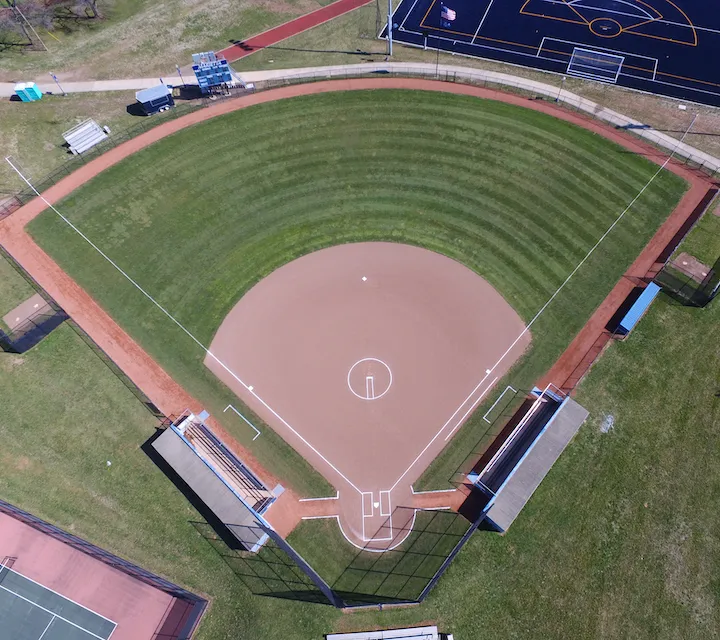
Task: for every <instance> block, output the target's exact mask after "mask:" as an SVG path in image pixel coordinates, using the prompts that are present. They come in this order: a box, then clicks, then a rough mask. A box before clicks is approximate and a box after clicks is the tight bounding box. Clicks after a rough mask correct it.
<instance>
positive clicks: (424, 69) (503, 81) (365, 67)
mask: <svg viewBox="0 0 720 640" xmlns="http://www.w3.org/2000/svg"><path fill="white" fill-rule="evenodd" d="M351 78H423V79H427V80H438V81H440V82H448V83H455V84H469V85H473V86H478V87H483V88H487V89H496V90H501V91H505V92H507V93H512V94H515V95H519V96H523V97H526V98H528V99H529V100H545V101H548V102H551V103H553V104H555V105H558V106H560V107H562V108H565V109H568V110H570V111H574V112H576V113H579V114H582V115H585V116H586V117H588V118H591V119H596V120H598V121H600V122H603V123H605V124H609V125H611V126H613V127H615V128H616V129H619V130H623V131H625V132H626V133H628V134H631V135H632V136H633V137H636V138H638V139H640V140H642V141H644V142H646V143H648V144H650V145H652V146H654V147H655V148H657V149H658V157H660V158H665V157H667V156H668V155H669V154H671V153H672V154H674V156H675V158H676V159H677V160H678V161H681V162H684V163H685V164H686V165H687V166H689V167H691V168H694V169H697V170H699V171H702V172H703V173H704V174H705V175H709V176H714V177H715V176H718V175H720V160H718V159H717V158H714V157H712V156H710V155H709V154H706V153H704V152H702V151H700V150H698V149H695V148H694V147H691V146H690V145H688V144H685V143H683V142H681V141H680V140H677V139H676V138H673V137H672V136H669V135H667V134H665V133H663V132H661V131H657V130H656V129H653V128H652V127H650V126H648V125H645V124H643V123H641V122H638V121H636V120H633V119H631V118H628V117H627V116H624V115H622V114H620V113H617V112H615V111H612V110H610V109H606V108H605V107H603V106H602V105H599V104H597V103H595V102H593V101H591V100H588V99H586V98H582V97H580V96H578V95H576V94H574V93H571V92H570V91H565V90H564V89H563V88H562V86H561V87H560V88H558V87H556V86H552V85H549V84H544V83H540V82H535V81H532V80H528V79H525V78H519V77H516V76H511V75H508V74H504V73H497V72H493V71H485V70H482V69H473V68H470V67H468V68H463V67H450V66H446V65H437V66H436V65H432V64H417V65H414V64H410V63H386V64H361V65H345V66H338V67H327V68H322V69H309V70H302V71H289V72H288V73H286V74H285V73H282V72H280V75H278V76H277V77H272V78H268V79H263V80H259V81H256V82H254V83H253V84H252V85H249V86H251V87H252V88H251V89H247V88H244V87H233V88H230V89H229V90H228V91H227V92H225V93H223V94H215V95H212V96H205V97H202V98H198V99H194V100H190V101H188V102H181V103H179V104H176V106H175V108H173V109H170V110H169V111H166V112H164V113H161V114H156V115H154V116H152V117H148V118H142V119H141V120H140V121H139V122H138V123H137V124H136V125H134V126H132V127H129V128H127V129H124V130H122V131H117V132H113V133H111V135H110V136H109V137H108V138H107V139H106V140H104V141H103V142H101V143H100V144H98V145H96V146H95V147H93V148H92V149H90V150H88V151H86V152H85V153H82V154H78V155H76V156H70V157H68V159H67V160H66V161H65V162H63V163H62V164H61V165H60V166H58V167H57V168H56V169H54V170H53V171H51V172H50V173H48V174H47V175H45V176H43V177H41V178H39V179H37V180H33V181H32V182H33V186H34V187H35V189H37V191H38V192H40V193H42V192H43V191H45V190H46V189H48V188H50V187H51V186H53V185H54V184H56V183H57V182H59V181H60V180H61V179H63V178H65V177H66V176H68V175H70V173H72V172H73V171H74V170H75V169H77V168H78V167H79V166H81V165H82V164H84V163H87V162H89V161H91V160H93V159H95V158H97V157H98V156H100V155H102V154H103V153H105V152H106V151H109V150H110V149H112V148H114V147H116V146H118V145H120V144H122V143H124V142H127V141H128V140H131V139H132V138H135V137H137V136H139V135H141V134H143V133H145V132H146V131H149V130H150V129H152V128H154V127H156V126H158V125H159V124H162V123H163V122H166V121H168V120H175V119H177V118H180V117H182V116H184V115H188V114H189V113H192V112H193V111H197V110H198V109H202V108H205V107H209V106H211V105H213V104H216V103H217V102H219V101H223V100H226V99H230V98H236V97H239V96H242V95H246V94H248V93H250V92H256V91H266V90H269V89H276V88H278V87H285V86H290V85H296V84H305V83H311V82H320V81H324V80H343V79H346V80H347V79H351ZM183 89H184V90H185V93H187V94H188V96H189V97H192V96H194V95H195V93H194V91H193V90H194V89H196V88H195V87H191V86H190V87H184V88H181V94H182V92H183ZM33 197H35V191H34V190H33V189H31V188H29V187H28V188H26V189H23V190H22V191H19V192H18V193H16V194H10V195H9V196H8V197H7V198H6V199H5V201H4V202H0V220H2V219H3V218H4V217H7V216H8V215H10V214H11V213H12V212H13V211H15V210H16V209H18V208H19V207H20V206H22V205H23V204H26V203H27V202H29V201H30V200H32V198H33Z"/></svg>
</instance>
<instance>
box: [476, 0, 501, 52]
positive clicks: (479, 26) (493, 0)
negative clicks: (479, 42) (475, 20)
mask: <svg viewBox="0 0 720 640" xmlns="http://www.w3.org/2000/svg"><path fill="white" fill-rule="evenodd" d="M493 2H495V0H490V4H488V6H487V9H485V13H483V17H482V18H481V19H480V24H479V25H478V28H477V29H475V35H473V39H472V40H470V44H475V38H477V34H478V33H480V29H482V26H483V23H484V22H485V18H487V14H488V13H490V7H492V6H493Z"/></svg>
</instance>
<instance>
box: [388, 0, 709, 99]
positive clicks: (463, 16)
mask: <svg viewBox="0 0 720 640" xmlns="http://www.w3.org/2000/svg"><path fill="white" fill-rule="evenodd" d="M717 9H718V5H716V4H715V3H713V2H710V1H709V0H402V2H401V4H400V5H399V6H398V8H397V10H396V12H395V14H394V18H393V23H394V24H395V25H396V27H395V29H394V33H393V37H394V39H395V40H396V41H399V42H403V43H406V44H411V45H415V46H422V47H424V46H427V47H428V48H432V49H441V50H444V51H449V52H453V51H454V52H456V53H461V54H465V55H470V56H475V57H481V58H490V59H493V60H501V61H503V62H511V63H514V64H520V65H523V66H527V67H534V68H537V69H543V70H546V71H554V72H557V73H561V74H566V75H574V76H579V77H584V78H589V79H593V80H598V81H600V82H606V83H611V84H618V85H622V86H625V87H631V88H633V89H640V90H643V91H648V92H651V93H658V94H663V95H667V96H673V97H676V98H681V99H684V100H693V101H696V102H702V103H706V104H713V105H717V106H720V64H718V62H720V12H719V11H718V10H717ZM381 35H382V36H383V37H385V36H386V33H385V31H383V33H382V34H381Z"/></svg>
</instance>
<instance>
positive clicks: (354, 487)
mask: <svg viewBox="0 0 720 640" xmlns="http://www.w3.org/2000/svg"><path fill="white" fill-rule="evenodd" d="M491 4H492V3H491ZM486 13H487V11H486ZM697 116H698V114H697V113H696V114H695V116H694V117H693V119H692V122H691V123H690V125H689V126H688V128H687V130H686V131H685V133H683V135H682V137H681V138H680V140H679V141H678V143H677V145H675V148H674V149H673V150H672V152H671V153H670V155H669V156H668V157H667V159H666V160H665V161H664V162H663V163H662V165H660V167H659V168H658V170H657V171H656V172H655V173H654V174H653V175H652V176H651V177H650V179H649V180H648V181H647V183H646V184H645V186H643V187H642V189H640V191H639V192H638V193H637V195H636V196H635V197H634V198H633V199H632V200H631V202H630V204H628V205H627V207H625V209H624V210H623V211H622V213H621V214H620V215H619V216H618V217H617V218H616V219H615V220H614V222H613V223H612V224H611V225H610V226H609V227H608V229H607V230H606V231H605V233H603V235H602V236H601V237H600V239H599V240H598V241H597V242H596V243H595V244H594V245H593V246H592V247H591V248H590V250H589V251H588V252H587V254H586V255H585V257H584V258H583V259H582V260H580V262H579V263H578V264H577V266H576V267H575V268H574V269H573V270H572V271H571V272H570V274H569V275H568V277H567V278H565V280H564V281H563V283H562V284H561V285H560V286H559V287H558V288H557V290H556V291H555V293H553V294H552V295H551V296H550V298H549V299H548V300H547V302H546V303H545V304H544V305H543V306H542V307H541V308H540V310H539V311H538V312H537V313H536V314H535V316H534V317H533V318H532V319H531V320H530V322H529V323H528V324H527V326H526V327H525V328H524V329H523V330H522V331H521V332H520V334H519V335H518V337H517V338H516V339H515V340H514V341H513V343H512V344H511V345H510V346H509V347H508V348H507V349H506V350H505V352H504V353H503V354H502V355H501V356H500V358H499V359H498V361H497V362H496V363H495V364H494V365H493V366H492V367H491V368H490V369H488V370H487V373H486V374H485V377H484V378H483V379H482V380H481V381H480V382H479V383H478V385H477V386H476V387H475V389H474V390H473V391H472V393H471V394H470V396H468V398H466V400H465V401H463V403H462V404H461V405H460V406H459V407H458V408H457V409H456V410H455V412H454V413H453V415H452V416H450V418H449V419H448V421H447V422H446V423H445V424H444V425H443V427H442V428H441V429H440V431H438V433H437V434H436V435H435V436H433V439H432V440H431V441H430V442H429V443H428V445H427V446H426V447H425V448H424V449H423V451H422V452H421V453H420V455H418V457H417V458H416V459H415V460H414V461H413V462H412V464H411V465H410V466H409V467H408V468H407V469H406V470H405V471H404V472H403V473H402V475H401V476H400V477H399V478H398V479H397V481H396V482H395V484H394V485H393V486H392V487H391V488H390V491H392V490H393V489H394V488H395V487H396V486H397V485H398V483H399V482H400V481H401V480H402V479H403V478H404V477H405V475H406V474H407V473H408V472H409V471H410V469H412V467H413V466H414V465H415V464H416V463H417V461H418V460H419V459H420V457H422V455H423V453H425V451H427V449H428V448H429V447H430V446H431V445H432V443H433V442H434V441H435V440H436V439H437V437H438V436H439V435H440V433H442V431H443V430H444V429H445V427H447V425H448V424H449V423H450V421H451V420H452V418H453V416H455V415H456V414H457V413H458V412H459V411H460V409H462V407H463V406H464V405H465V403H466V402H467V400H468V399H469V398H470V397H471V396H472V395H473V394H474V393H475V391H477V389H478V388H479V387H480V386H481V385H482V383H483V382H484V381H485V379H486V378H487V377H488V375H490V373H492V372H493V371H494V370H495V369H496V368H497V367H498V365H499V364H500V363H501V362H502V361H503V360H504V359H505V357H506V356H507V355H508V353H510V351H512V349H513V348H514V347H515V346H516V345H517V343H518V342H519V341H520V340H521V339H522V338H523V336H524V335H525V334H526V333H527V332H528V331H529V330H530V327H531V326H532V325H533V324H535V322H536V321H537V320H538V318H540V316H541V315H542V314H543V313H544V311H545V309H547V307H548V306H549V305H550V304H551V303H552V301H553V300H554V299H555V298H556V297H557V296H558V295H559V293H560V292H561V291H562V290H563V289H564V288H565V286H566V285H567V283H568V282H570V280H571V279H572V278H573V276H574V275H575V274H576V273H577V272H578V271H579V269H580V268H581V267H582V266H583V265H584V264H585V262H587V260H588V259H589V258H590V256H591V255H592V254H593V253H594V252H595V250H596V249H597V248H598V247H599V246H600V244H601V243H602V242H603V241H604V240H605V238H606V237H607V236H608V235H609V234H610V232H611V231H612V230H613V229H614V228H615V227H616V226H617V224H618V223H619V222H620V221H621V220H622V219H623V218H624V217H625V214H626V213H627V212H628V211H629V210H630V208H631V207H632V206H633V205H634V204H635V202H637V200H638V199H639V198H640V196H641V195H642V194H643V193H644V192H645V191H646V190H647V188H648V187H649V186H650V185H651V184H652V183H653V181H654V180H655V178H657V176H659V175H660V173H661V172H662V171H663V170H664V169H665V167H666V166H667V165H668V163H669V162H670V160H672V158H673V157H674V156H675V153H676V152H677V150H678V148H679V146H680V145H681V144H682V143H683V142H684V141H685V138H686V137H687V135H688V133H690V129H692V126H693V124H695V120H696V119H697ZM5 160H6V161H7V163H8V164H9V165H10V166H11V167H12V168H13V170H14V171H15V172H16V173H17V174H18V175H19V176H20V178H21V179H22V180H23V182H25V183H26V184H27V185H28V186H29V187H30V188H31V189H32V190H33V192H34V193H35V194H36V195H37V196H38V197H39V198H40V199H41V200H42V201H43V202H44V203H45V204H46V205H47V206H48V207H49V208H50V209H52V211H54V212H55V213H56V214H57V215H58V216H59V217H60V218H61V219H62V220H63V221H64V222H65V223H66V224H67V225H68V226H69V227H70V228H71V229H73V231H75V232H76V233H77V234H78V235H79V236H80V237H81V238H83V240H85V242H87V243H88V244H89V245H90V246H91V247H92V248H93V249H95V251H97V252H98V253H99V254H100V255H101V256H102V257H103V258H105V260H107V261H108V262H109V263H110V264H111V265H112V266H113V267H114V268H115V269H116V270H117V271H118V272H119V273H120V274H122V275H123V276H124V277H125V278H126V279H127V280H128V281H129V282H130V283H132V284H133V285H134V286H135V288H137V289H138V291H140V292H141V293H142V294H143V295H144V296H145V297H146V298H147V299H148V300H150V301H151V302H152V303H153V304H154V305H155V306H156V307H157V308H158V309H160V311H162V312H163V313H164V314H165V315H166V316H167V317H168V318H169V319H170V320H172V322H174V323H175V324H176V325H177V326H178V327H179V328H180V329H181V330H182V331H183V332H184V333H185V334H187V336H189V337H190V339H191V340H193V341H194V342H195V343H196V344H197V345H198V346H199V347H200V348H201V349H203V350H204V351H205V353H206V354H207V355H208V356H210V357H211V358H212V359H213V360H215V361H216V362H217V363H218V364H219V365H220V366H221V367H222V368H223V369H225V370H226V371H227V372H228V373H229V374H230V375H231V376H232V377H233V378H234V379H235V380H237V382H239V383H240V384H241V385H242V386H243V387H245V389H247V390H248V391H249V392H250V393H251V394H252V395H253V396H254V397H255V398H256V399H257V400H258V402H260V403H261V404H262V405H263V406H264V407H265V408H266V409H267V410H268V411H269V412H270V413H271V414H272V415H273V416H275V418H276V419H278V420H279V421H280V422H281V423H282V424H283V425H285V426H286V427H287V428H288V429H289V430H290V431H291V432H292V433H293V434H295V436H297V437H298V438H299V439H300V440H301V441H302V442H303V443H304V444H305V445H306V446H307V447H308V448H310V450H311V451H313V452H314V453H315V454H316V455H317V456H318V457H320V459H321V460H323V462H325V463H326V464H327V465H328V466H329V467H330V468H331V469H333V471H335V472H336V473H337V474H338V475H339V476H340V477H341V478H342V479H343V480H345V481H346V482H347V483H348V484H349V485H350V486H351V487H352V488H353V489H355V491H357V492H358V493H360V494H361V495H362V493H363V492H362V491H361V490H360V489H358V487H357V486H355V484H354V483H353V482H352V481H351V480H350V479H349V478H348V477H347V476H346V475H345V474H343V473H342V472H341V471H340V470H339V469H338V468H337V467H336V466H335V465H334V464H332V463H331V462H330V461H329V460H328V459H327V458H326V457H325V456H324V455H323V454H322V453H320V451H318V450H317V449H316V448H315V447H314V446H313V445H312V444H310V442H308V441H307V440H306V439H305V438H304V437H303V436H302V435H301V434H300V433H299V432H298V431H296V430H295V429H294V428H293V427H292V426H291V425H290V424H289V423H288V422H287V421H286V420H285V419H284V418H283V417H282V416H280V415H279V414H278V413H277V412H276V411H275V410H274V409H272V407H270V406H269V405H268V404H267V403H266V402H265V401H264V400H263V399H262V398H261V397H260V396H258V395H257V394H256V393H255V392H254V391H252V390H251V389H250V388H249V387H248V385H246V384H245V383H244V382H243V381H242V380H241V379H240V378H239V377H238V376H237V375H236V374H235V372H233V371H232V370H231V369H230V368H229V367H228V366H227V365H226V364H225V363H224V362H223V361H222V360H220V359H219V358H218V357H217V356H216V355H215V354H214V353H212V352H211V351H210V350H209V349H208V348H207V347H206V346H205V345H204V344H203V343H202V342H200V341H199V340H198V339H197V338H196V337H195V336H194V335H193V334H192V333H191V332H190V331H189V330H188V329H186V328H185V327H184V326H183V325H182V324H181V323H180V322H179V321H178V320H177V319H176V318H175V317H174V316H173V315H172V314H171V313H170V312H169V311H167V310H166V309H165V308H164V307H163V306H162V305H161V304H160V303H159V302H157V301H156V300H155V299H154V298H153V297H152V296H151V295H150V294H149V293H147V291H145V290H144V289H143V288H142V287H141V286H140V285H139V284H138V283H137V282H135V280H133V279H132V278H131V277H130V276H129V275H128V274H127V273H125V271H123V270H122V269H121V268H120V267H119V266H118V265H117V264H116V263H115V262H114V261H113V260H112V259H111V258H110V257H109V256H107V255H106V254H105V253H104V252H103V251H102V250H101V249H100V248H99V247H98V246H97V245H95V244H94V243H93V242H92V241H91V240H90V239H89V238H88V237H87V236H86V235H85V234H84V233H83V232H82V231H80V230H79V229H78V228H77V227H76V226H75V225H74V224H73V223H72V222H70V220H68V219H67V218H66V217H65V216H64V215H62V214H61V213H60V212H59V211H58V210H57V209H56V208H55V206H54V205H52V204H51V203H50V202H48V200H47V199H46V198H45V197H44V196H43V195H42V194H41V193H40V192H39V191H38V190H37V189H36V188H35V186H34V185H33V184H32V183H31V182H30V181H29V180H28V179H27V178H26V177H25V176H24V175H23V174H22V173H21V172H20V170H19V169H18V168H17V167H16V166H15V165H14V164H13V163H12V161H11V160H10V158H9V157H6V158H5ZM486 391H487V389H486ZM475 404H477V402H476V403H475ZM466 415H467V414H466ZM455 428H457V426H456V427H455ZM453 431H454V429H453Z"/></svg>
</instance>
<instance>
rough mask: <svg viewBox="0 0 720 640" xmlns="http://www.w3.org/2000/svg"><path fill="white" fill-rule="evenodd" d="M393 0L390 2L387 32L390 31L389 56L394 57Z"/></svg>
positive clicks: (389, 0)
mask: <svg viewBox="0 0 720 640" xmlns="http://www.w3.org/2000/svg"><path fill="white" fill-rule="evenodd" d="M392 14H393V10H392V0H388V23H387V31H388V55H389V56H391V55H392V44H393V43H392Z"/></svg>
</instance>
